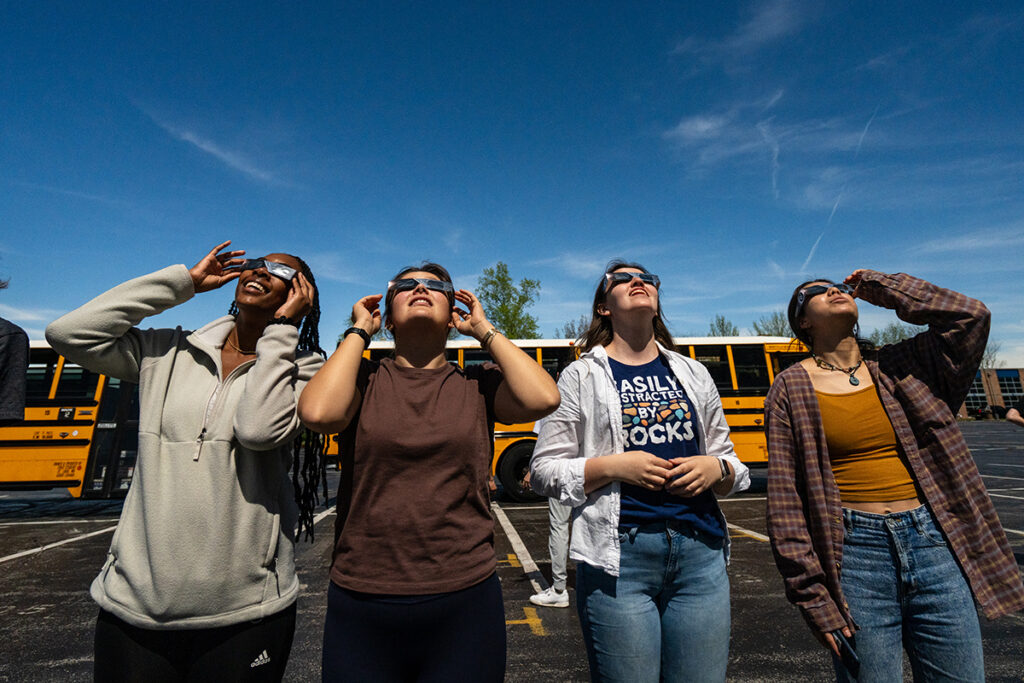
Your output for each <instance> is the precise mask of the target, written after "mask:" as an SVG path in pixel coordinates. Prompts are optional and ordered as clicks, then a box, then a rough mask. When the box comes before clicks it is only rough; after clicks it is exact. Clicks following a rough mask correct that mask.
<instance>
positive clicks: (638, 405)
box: [608, 356, 725, 537]
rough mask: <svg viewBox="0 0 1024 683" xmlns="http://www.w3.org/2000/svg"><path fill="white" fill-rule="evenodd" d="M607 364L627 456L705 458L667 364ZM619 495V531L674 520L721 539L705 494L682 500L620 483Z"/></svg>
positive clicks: (713, 505) (661, 360) (714, 506)
mask: <svg viewBox="0 0 1024 683" xmlns="http://www.w3.org/2000/svg"><path fill="white" fill-rule="evenodd" d="M608 360H609V362H610V363H611V367H612V376H613V377H614V378H615V387H616V389H617V390H618V392H619V402H620V403H621V404H622V436H623V440H624V441H625V444H626V450H637V451H646V452H647V453H650V454H652V455H656V456H658V457H659V458H664V459H665V460H669V459H671V458H685V457H689V456H693V455H702V454H703V453H704V451H703V449H702V448H701V443H700V436H699V434H698V433H697V416H696V415H695V414H694V408H693V406H692V405H691V404H690V399H689V397H688V396H687V395H686V391H685V390H684V389H683V387H682V385H681V384H680V383H679V380H677V379H676V378H675V376H674V375H673V374H672V371H671V369H670V368H669V366H668V361H666V360H665V359H664V358H662V357H661V356H658V357H657V358H656V359H654V360H652V361H651V362H650V363H645V364H643V365H626V364H625V363H620V362H618V361H616V360H614V359H612V358H609V359H608ZM621 491H622V507H621V512H620V515H619V524H620V525H621V526H627V527H633V526H640V525H641V524H649V523H651V522H660V521H665V520H676V521H681V522H689V523H691V524H693V526H694V527H696V528H697V529H700V530H701V531H704V532H706V533H708V534H712V535H714V536H718V537H724V536H725V533H724V530H723V529H722V526H721V524H720V523H719V520H718V502H717V501H716V500H715V496H714V494H713V493H712V492H711V491H710V490H708V491H705V492H704V493H701V494H700V495H698V496H694V497H692V498H683V497H681V496H676V495H673V494H671V493H669V492H668V491H665V490H660V491H651V490H650V489H645V488H643V487H642V486H635V485H633V484H627V483H625V482H623V483H622V484H621Z"/></svg>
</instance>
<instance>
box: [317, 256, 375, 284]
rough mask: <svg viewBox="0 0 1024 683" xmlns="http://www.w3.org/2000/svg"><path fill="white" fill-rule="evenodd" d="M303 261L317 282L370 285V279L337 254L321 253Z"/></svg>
mask: <svg viewBox="0 0 1024 683" xmlns="http://www.w3.org/2000/svg"><path fill="white" fill-rule="evenodd" d="M305 260H306V263H308V264H309V269H310V270H312V271H313V274H314V275H315V277H316V279H317V280H319V281H323V280H331V281H333V282H345V283H349V284H370V283H371V278H368V277H367V276H366V274H365V272H364V271H363V270H362V269H361V268H359V267H354V266H353V265H352V264H351V263H349V262H348V261H346V259H345V258H344V257H343V256H342V255H341V253H339V252H336V251H321V252H319V253H315V254H309V255H308V256H306V258H305Z"/></svg>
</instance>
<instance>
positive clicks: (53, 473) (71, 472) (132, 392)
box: [0, 341, 139, 498]
mask: <svg viewBox="0 0 1024 683" xmlns="http://www.w3.org/2000/svg"><path fill="white" fill-rule="evenodd" d="M27 379H28V382H27V386H26V397H25V398H26V400H25V403H26V405H25V419H24V420H22V421H21V422H16V423H14V424H12V425H8V426H5V427H0V488H3V489H7V490H11V489H22V490H43V489H54V488H67V489H68V490H69V491H70V492H71V495H73V496H75V497H76V498H77V497H98V498H110V497H116V496H123V495H124V494H125V493H126V492H127V491H128V486H129V484H130V483H131V478H132V474H133V473H134V470H135V458H136V455H137V452H138V439H139V404H138V391H137V388H136V385H134V384H128V383H126V382H125V383H123V382H121V381H120V380H118V379H113V378H108V377H106V376H104V375H100V374H98V373H95V372H92V371H90V370H86V369H85V368H83V367H82V366H80V365H75V364H73V363H69V362H67V361H66V360H65V359H64V358H63V357H62V356H60V355H58V354H57V352H56V351H54V350H53V349H51V348H50V346H49V345H48V344H47V343H46V342H41V341H34V342H32V343H31V344H30V345H29V365H28V378H27Z"/></svg>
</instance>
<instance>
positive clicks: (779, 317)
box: [753, 311, 793, 337]
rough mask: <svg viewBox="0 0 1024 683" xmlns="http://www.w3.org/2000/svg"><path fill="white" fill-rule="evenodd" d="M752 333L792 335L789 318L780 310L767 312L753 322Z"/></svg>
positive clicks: (769, 335) (778, 335) (772, 335)
mask: <svg viewBox="0 0 1024 683" xmlns="http://www.w3.org/2000/svg"><path fill="white" fill-rule="evenodd" d="M753 328H754V334H758V335H763V336H766V337H792V336H793V330H791V329H789V320H788V319H787V318H786V314H785V313H783V312H782V311H775V312H773V313H767V314H765V315H762V316H761V317H760V318H758V319H757V320H755V321H754V322H753Z"/></svg>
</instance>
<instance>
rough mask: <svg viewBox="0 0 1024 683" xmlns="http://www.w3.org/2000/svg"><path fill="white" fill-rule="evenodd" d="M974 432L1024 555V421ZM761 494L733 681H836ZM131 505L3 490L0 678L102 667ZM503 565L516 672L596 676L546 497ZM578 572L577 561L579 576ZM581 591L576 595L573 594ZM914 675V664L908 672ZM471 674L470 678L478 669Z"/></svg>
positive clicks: (1002, 624)
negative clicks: (564, 593)
mask: <svg viewBox="0 0 1024 683" xmlns="http://www.w3.org/2000/svg"><path fill="white" fill-rule="evenodd" d="M963 427H964V432H965V434H966V435H967V439H968V443H969V444H970V445H971V449H972V452H973V453H974V455H975V460H976V461H977V463H978V466H979V469H980V470H981V472H982V475H983V477H984V480H985V484H986V485H987V486H988V488H989V492H990V494H991V496H992V499H993V502H994V503H995V506H996V509H997V511H998V513H999V516H1000V519H1001V520H1002V523H1003V526H1004V527H1005V528H1006V530H1007V536H1008V537H1009V539H1010V543H1011V545H1012V546H1013V549H1014V553H1015V555H1016V557H1017V562H1018V565H1024V429H1019V428H1016V427H1014V426H1013V425H1010V424H1007V423H1005V422H968V423H964V425H963ZM753 480H754V483H753V486H752V488H751V490H750V491H748V492H746V493H744V494H742V495H740V496H737V497H735V498H733V499H728V500H726V501H723V503H722V506H723V509H724V510H725V514H726V516H727V517H728V519H729V522H730V525H731V526H732V529H731V532H732V538H733V557H732V564H731V566H730V577H731V581H732V624H733V627H732V643H731V656H730V665H729V680H730V681H828V680H831V664H830V662H829V661H828V658H827V657H826V656H825V654H824V651H823V650H821V649H820V647H819V646H818V645H817V643H816V641H815V640H814V639H813V637H812V636H811V634H810V632H809V631H808V630H807V628H806V627H805V626H804V623H803V621H802V620H801V619H800V617H799V615H798V614H797V612H796V610H795V609H794V608H792V607H790V606H789V604H788V603H787V602H786V600H785V597H784V596H783V594H782V584H781V581H780V579H779V577H778V575H777V573H776V571H775V566H774V563H773V561H772V558H771V551H770V549H769V547H768V543H767V539H766V538H765V537H764V533H765V523H764V488H765V487H764V482H765V477H764V471H763V470H760V471H759V470H754V477H753ZM120 508H121V505H120V502H119V501H75V500H70V499H69V498H68V497H67V495H66V494H65V493H61V492H49V493H36V494H28V493H5V492H0V634H2V638H0V681H86V680H90V679H91V671H92V632H93V625H94V620H95V617H96V611H97V609H96V606H95V605H94V603H93V602H92V601H91V599H90V598H89V594H88V587H89V583H90V582H91V580H92V578H93V576H94V575H95V573H96V571H97V570H98V569H99V567H100V565H101V564H102V561H103V558H104V556H105V553H106V549H107V546H108V544H109V542H110V534H111V532H112V529H113V526H114V525H115V524H116V521H117V516H118V514H119V513H120ZM495 517H496V525H495V526H496V532H495V537H496V551H497V554H498V559H499V568H498V573H499V577H500V578H501V583H502V589H503V591H504V596H505V615H506V623H507V628H508V668H507V671H508V673H507V680H509V681H584V680H587V678H588V677H587V665H586V655H585V653H584V650H583V641H582V638H581V637H580V633H579V625H578V623H577V619H576V614H575V609H573V607H572V606H571V607H570V609H553V608H538V607H534V606H533V605H531V604H530V602H529V596H530V595H531V594H532V593H533V592H534V591H535V590H536V588H537V586H546V585H547V581H548V580H549V579H550V562H549V559H548V553H547V506H546V504H544V503H542V502H540V503H535V504H517V503H510V502H506V501H502V500H500V499H499V500H498V501H496V504H495ZM333 520H334V518H333V514H332V513H329V512H324V513H323V514H322V516H321V521H320V522H319V524H318V526H317V531H318V535H317V539H316V542H315V543H313V544H309V543H304V544H302V545H301V546H300V548H299V552H298V556H297V557H298V560H297V561H298V569H299V572H300V576H301V577H302V579H303V591H302V595H301V597H300V598H299V623H298V628H297V632H296V636H295V644H294V646H293V649H292V655H291V658H290V660H289V664H288V673H287V680H290V681H318V680H319V679H320V660H319V657H320V638H321V634H322V622H323V614H324V609H325V607H326V604H325V603H326V598H325V591H326V581H327V568H328V565H329V562H330V543H331V533H332V525H333ZM573 581H574V574H573V572H572V571H571V570H570V575H569V585H570V588H571V587H572V585H573ZM570 595H571V596H572V597H573V598H574V597H575V596H574V595H573V594H572V592H571V593H570ZM982 635H983V638H984V644H985V657H986V672H987V676H988V680H989V681H1024V613H1021V614H1017V615H1011V616H1009V617H1004V618H1002V619H999V620H997V621H995V622H987V621H985V620H984V619H982ZM905 679H906V680H910V676H909V671H908V672H907V674H906V676H905ZM466 680H472V678H471V676H470V675H469V674H468V673H467V678H466Z"/></svg>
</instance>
